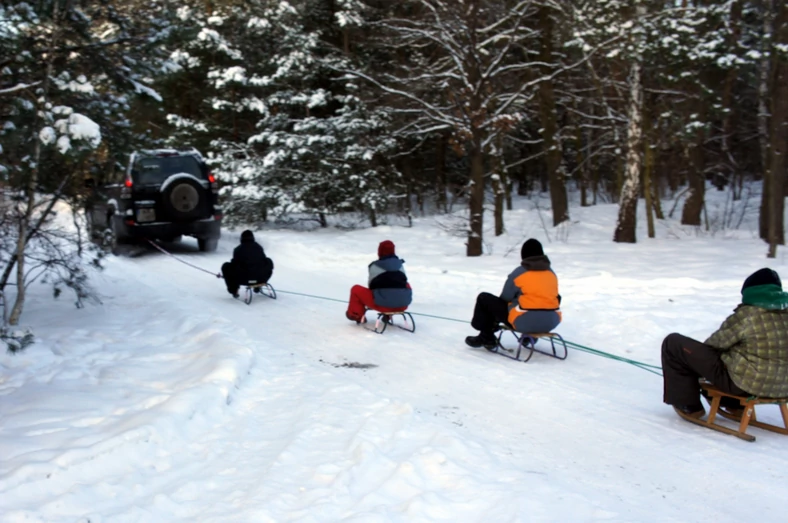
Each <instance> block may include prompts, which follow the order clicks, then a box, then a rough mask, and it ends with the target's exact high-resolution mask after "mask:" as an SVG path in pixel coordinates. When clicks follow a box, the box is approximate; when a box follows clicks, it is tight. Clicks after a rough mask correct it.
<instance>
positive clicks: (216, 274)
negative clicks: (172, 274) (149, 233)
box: [145, 238, 223, 278]
mask: <svg viewBox="0 0 788 523" xmlns="http://www.w3.org/2000/svg"><path fill="white" fill-rule="evenodd" d="M145 241H146V242H148V243H150V244H151V245H152V246H153V247H154V248H155V249H157V250H159V251H160V252H163V253H164V254H166V255H167V256H169V257H171V258H174V259H175V260H177V261H179V262H181V263H183V264H184V265H188V266H189V267H193V268H195V269H197V270H198V271H202V272H204V273H206V274H210V275H211V276H216V277H217V278H223V276H222V274H221V273H213V272H211V271H209V270H208V269H203V268H202V267H200V266H198V265H195V264H193V263H189V262H187V261H186V260H182V259H181V258H178V257H177V256H175V255H174V254H173V253H171V252H169V251H167V250H165V249H164V248H163V247H162V246H161V245H159V244H157V243H156V242H154V241H151V240H149V239H147V238H145Z"/></svg>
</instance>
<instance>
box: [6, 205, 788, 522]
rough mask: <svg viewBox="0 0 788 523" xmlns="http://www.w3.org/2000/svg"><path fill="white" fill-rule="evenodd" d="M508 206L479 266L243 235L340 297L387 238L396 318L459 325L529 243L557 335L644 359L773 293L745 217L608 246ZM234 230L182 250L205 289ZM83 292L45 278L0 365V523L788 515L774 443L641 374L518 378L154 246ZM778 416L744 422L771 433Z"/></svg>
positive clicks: (456, 248)
mask: <svg viewBox="0 0 788 523" xmlns="http://www.w3.org/2000/svg"><path fill="white" fill-rule="evenodd" d="M518 206H519V209H518V210H515V211H512V212H509V213H507V215H506V220H507V228H508V233H507V234H506V235H504V236H502V237H500V238H497V239H494V240H493V239H491V241H490V245H489V247H490V248H491V250H492V254H491V255H490V256H483V257H480V258H473V259H469V258H466V257H465V256H464V245H463V241H462V240H461V239H458V238H452V237H450V236H449V235H448V234H447V233H446V232H444V230H443V229H441V228H439V227H437V226H436V225H435V222H434V220H432V219H429V218H424V219H421V220H418V221H417V223H416V226H415V227H413V228H412V229H408V228H399V227H397V228H394V227H378V228H377V229H368V230H361V231H353V232H342V231H338V230H336V229H332V230H325V231H316V232H309V233H306V232H292V231H263V232H259V233H258V234H257V236H258V239H259V240H260V241H261V243H262V244H263V245H264V247H265V248H266V251H267V253H268V254H269V255H270V256H271V257H272V258H273V259H274V261H275V263H276V269H275V272H274V278H273V280H272V283H273V284H274V285H275V286H276V287H277V289H278V290H280V291H290V292H294V293H308V294H314V295H319V296H323V297H328V298H335V299H343V300H344V299H345V298H346V297H347V294H348V290H349V288H350V286H351V285H353V284H355V283H364V282H365V279H366V265H367V264H368V263H369V262H370V261H371V260H372V259H374V257H375V252H376V248H377V244H378V242H379V241H381V240H383V239H391V240H393V241H394V242H395V243H396V245H397V252H398V254H400V255H401V256H402V257H403V258H405V260H406V262H407V263H406V268H407V270H408V274H409V277H410V281H411V283H412V285H413V287H414V291H415V299H414V303H413V306H412V307H411V310H412V311H413V312H418V313H424V314H429V315H437V316H445V317H448V318H454V319H457V320H464V321H468V320H470V316H471V312H472V308H473V303H474V299H475V296H476V294H477V293H478V292H480V291H483V290H487V291H491V292H496V293H497V292H498V291H499V290H500V288H501V286H502V284H503V281H504V279H505V277H506V275H507V274H508V273H509V272H510V271H511V270H512V269H513V268H514V267H515V266H516V265H517V263H518V262H519V260H518V257H519V256H518V254H519V247H520V245H521V244H522V242H523V241H524V240H525V239H527V238H528V237H532V236H533V237H536V238H539V239H540V240H542V241H543V242H544V244H545V250H546V252H547V254H548V256H549V257H550V258H551V260H552V262H553V266H554V269H555V270H556V272H557V273H558V275H559V278H560V286H561V294H562V295H563V304H562V309H563V311H564V323H563V324H562V325H561V326H560V327H559V329H558V331H559V332H560V333H561V334H562V335H563V336H564V337H566V338H567V339H569V340H571V341H573V342H576V343H580V344H583V345H588V346H591V347H594V348H597V349H601V350H605V351H608V352H610V353H613V354H617V355H621V356H626V357H628V358H632V359H635V360H639V361H643V362H646V363H650V364H655V365H659V361H660V360H659V348H660V343H661V340H662V338H663V337H664V336H665V335H667V334H668V333H670V332H673V331H678V332H682V333H684V334H687V335H690V336H695V337H698V338H701V339H702V338H705V336H707V335H708V334H710V333H711V332H712V331H713V330H714V329H716V328H717V326H718V325H719V324H720V322H721V321H722V320H723V319H724V318H725V317H726V316H727V315H728V314H729V313H730V311H731V310H732V309H733V308H734V307H735V305H736V304H737V303H738V298H739V288H740V286H741V282H742V281H743V279H744V278H745V277H746V276H747V275H748V274H750V273H751V272H753V271H754V270H756V269H758V268H760V267H763V266H770V267H772V268H774V269H776V270H777V271H778V272H780V273H782V274H783V276H785V277H787V278H788V271H786V262H785V259H784V258H783V256H782V255H781V256H780V257H779V258H778V259H777V260H766V259H765V252H766V247H765V244H763V243H762V242H761V241H759V240H758V239H757V238H756V235H755V234H754V233H753V232H752V231H751V230H750V228H749V226H748V225H747V224H746V223H749V221H751V220H750V218H751V217H752V216H751V215H750V218H748V220H749V221H746V223H745V226H744V227H743V228H742V229H741V230H739V231H736V232H730V231H717V232H716V233H714V234H709V233H697V232H695V231H693V230H692V229H690V228H682V227H680V226H678V225H677V224H676V222H675V221H672V220H668V221H667V222H665V223H662V224H659V225H658V238H657V239H656V240H649V239H647V238H646V235H645V232H644V227H641V232H640V234H639V239H640V243H638V244H636V245H619V244H615V243H613V242H612V241H611V238H612V233H613V229H614V222H615V217H616V207H615V206H613V205H600V206H597V207H592V208H573V209H572V220H573V222H572V224H571V225H570V226H568V227H565V228H562V229H561V230H560V231H555V230H551V231H550V235H551V239H552V241H551V242H550V241H548V239H547V237H546V234H545V231H544V229H543V228H542V225H541V221H540V218H539V215H538V212H537V211H535V210H534V205H533V202H531V201H528V200H523V201H520V202H518ZM543 206H544V202H542V207H543ZM709 209H710V214H711V218H712V224H714V217H715V216H717V214H715V213H719V211H718V210H715V209H716V208H715V207H714V205H713V204H710V205H709ZM641 212H642V203H641ZM543 213H544V211H543ZM488 216H489V215H488ZM542 217H543V219H545V220H547V219H548V217H547V216H546V215H543V216H542ZM644 222H645V220H643V219H641V223H644ZM238 232H239V231H236V232H235V233H233V232H226V233H225V236H224V238H223V239H222V242H221V243H220V246H219V250H218V252H216V253H215V254H210V255H206V254H201V253H199V252H197V248H196V243H193V241H190V240H186V241H184V243H183V244H181V245H176V246H174V247H173V250H174V252H175V254H177V255H179V256H182V257H183V258H184V259H185V260H188V261H189V262H191V263H195V264H197V265H200V266H203V267H206V268H208V269H210V270H215V271H218V269H219V266H220V264H221V263H222V262H223V261H225V260H226V259H227V258H229V256H230V253H231V251H232V248H233V247H234V246H235V244H236V242H237V240H238ZM781 252H782V251H781ZM97 281H98V283H99V287H100V289H101V293H102V296H103V305H100V306H97V305H88V306H87V307H86V308H84V309H76V308H74V307H73V306H72V305H71V304H70V303H69V302H68V300H60V301H52V299H51V296H50V295H49V292H48V290H47V288H46V287H44V286H36V287H35V288H34V291H33V293H32V296H31V297H30V300H29V302H28V304H27V306H26V308H25V311H26V312H25V316H24V317H23V320H24V322H25V324H29V325H31V326H34V327H35V329H36V334H37V336H38V339H37V342H36V344H34V345H33V346H31V347H29V348H28V349H27V350H26V351H25V352H24V353H22V354H18V355H9V354H5V353H3V354H2V355H0V521H3V522H17V521H25V522H31V521H42V522H43V521H46V522H60V521H63V522H76V521H79V522H88V521H90V522H91V523H97V522H109V521H111V522H126V521H129V522H131V521H134V522H158V521H222V522H224V521H239V522H247V521H248V522H266V521H271V522H284V521H306V522H309V521H315V522H324V521H325V522H328V521H381V522H383V521H385V522H388V521H403V522H405V521H408V522H410V521H452V522H458V521H463V522H464V521H479V522H482V521H484V522H488V521H495V522H510V521H599V520H605V521H712V520H715V521H747V520H757V521H761V522H765V521H785V518H786V516H785V508H784V506H783V505H784V504H783V502H782V500H783V499H784V498H783V496H784V492H785V488H786V487H788V477H787V475H788V457H786V454H785V453H784V449H785V448H786V444H787V443H788V439H786V437H785V436H780V435H777V434H772V433H768V432H765V431H762V430H759V429H756V428H752V429H750V431H751V432H752V433H753V434H754V435H756V436H757V438H758V439H757V442H755V443H746V442H743V441H741V440H739V439H736V438H733V437H731V436H726V435H722V434H718V433H714V432H711V431H708V430H705V429H702V428H699V427H695V426H693V425H690V424H688V423H686V422H684V421H682V420H680V419H679V418H678V417H677V416H676V415H675V414H674V413H673V411H672V409H671V408H669V407H668V406H666V405H663V404H662V401H661V394H662V381H661V378H660V377H659V376H655V375H653V374H649V373H647V372H645V371H644V370H642V369H639V368H636V367H634V366H631V365H627V364H625V363H621V362H618V361H613V360H610V359H604V358H600V357H598V356H594V355H591V354H587V353H583V352H577V351H573V350H570V353H569V358H568V359H567V360H566V361H557V360H553V359H550V358H547V357H544V356H539V355H535V356H534V357H533V359H532V360H531V361H530V362H529V363H518V362H514V361H511V360H509V359H506V358H503V357H501V356H498V355H495V354H491V353H488V352H487V351H485V350H483V349H481V350H473V349H470V348H468V347H466V346H465V345H464V343H463V339H464V337H465V336H466V335H468V334H472V333H473V331H472V330H471V329H470V327H469V325H468V324H467V323H465V324H464V323H462V322H461V321H447V320H441V319H436V318H431V317H423V316H417V317H416V321H417V331H416V333H415V334H409V333H406V332H403V331H398V330H389V331H387V332H386V333H385V334H384V335H382V336H380V335H377V334H374V333H371V332H369V331H366V330H364V329H363V328H362V327H360V326H357V325H355V324H353V323H350V322H348V321H347V320H345V318H344V306H343V305H342V304H340V303H336V302H332V301H327V300H319V299H314V298H308V297H304V296H300V295H296V294H289V293H284V292H280V295H279V299H278V300H276V301H272V300H269V299H267V298H262V297H259V298H258V297H256V299H255V301H254V302H253V303H252V304H251V305H250V306H247V305H245V304H243V303H242V302H240V301H237V300H234V299H232V298H231V297H230V296H229V295H228V294H227V293H226V291H225V290H224V288H223V284H222V282H221V281H220V280H217V279H215V278H212V277H211V276H209V275H207V274H205V273H201V272H198V271H196V270H194V269H193V268H190V267H188V266H186V265H184V264H181V263H178V262H177V261H175V260H174V259H172V258H170V257H167V256H164V255H162V254H160V253H158V252H155V251H151V252H149V253H146V254H145V255H143V256H141V257H138V258H112V259H111V260H110V261H109V263H108V266H107V268H106V270H105V271H104V272H103V273H101V274H100V275H99V276H98V277H97ZM370 317H372V316H371V315H370ZM541 343H544V342H541ZM356 364H361V365H356ZM771 408H772V409H773V410H769V409H770V407H764V410H763V412H762V413H760V412H759V416H760V417H763V418H765V419H767V420H770V421H773V422H777V421H778V419H779V414H778V411H777V409H776V408H773V407H771Z"/></svg>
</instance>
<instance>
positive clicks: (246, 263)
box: [232, 230, 273, 283]
mask: <svg viewBox="0 0 788 523" xmlns="http://www.w3.org/2000/svg"><path fill="white" fill-rule="evenodd" d="M232 263H233V265H235V266H236V269H237V276H238V279H239V281H240V282H242V283H246V282H247V281H257V282H259V283H263V282H267V281H268V279H269V278H270V277H271V272H272V271H271V269H272V268H273V267H270V262H269V259H268V257H267V256H266V255H265V251H264V250H263V247H262V246H261V245H260V244H259V243H257V242H256V241H255V240H254V234H253V233H252V231H248V230H247V231H244V232H243V233H242V234H241V243H240V245H238V246H237V247H236V248H235V249H234V250H233V260H232Z"/></svg>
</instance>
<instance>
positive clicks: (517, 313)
mask: <svg viewBox="0 0 788 523" xmlns="http://www.w3.org/2000/svg"><path fill="white" fill-rule="evenodd" d="M520 257H521V258H522V262H521V263H520V266H519V267H517V268H516V269H515V270H514V271H512V273H511V274H510V275H509V277H508V278H507V279H506V283H505V284H504V286H503V290H502V291H501V295H500V297H499V296H495V295H494V294H490V293H489V292H482V293H481V294H479V296H477V297H476V307H475V308H474V311H473V319H472V320H471V326H472V327H473V328H474V329H477V330H478V331H480V332H479V334H478V336H468V337H467V338H465V343H466V344H468V345H470V346H471V347H474V348H476V347H482V346H483V347H484V348H486V349H490V350H492V349H494V348H495V347H496V345H497V344H498V342H497V340H496V338H495V331H497V330H498V325H499V324H500V323H503V324H508V325H510V326H511V327H513V328H514V330H515V331H517V332H520V333H524V334H528V333H538V332H550V331H552V330H553V329H554V328H556V327H557V326H558V324H559V323H560V322H561V312H560V310H559V306H560V304H561V296H560V295H559V294H558V277H557V276H556V275H555V273H554V272H553V270H552V269H551V268H550V260H549V259H548V258H547V256H545V255H544V251H543V250H542V244H541V243H539V241H538V240H535V239H533V238H531V239H530V240H528V241H527V242H525V243H524V244H523V247H522V249H521V250H520Z"/></svg>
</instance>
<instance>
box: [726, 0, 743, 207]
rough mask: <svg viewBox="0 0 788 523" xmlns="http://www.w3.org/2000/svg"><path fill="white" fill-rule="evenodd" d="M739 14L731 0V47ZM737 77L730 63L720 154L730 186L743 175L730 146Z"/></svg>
mask: <svg viewBox="0 0 788 523" xmlns="http://www.w3.org/2000/svg"><path fill="white" fill-rule="evenodd" d="M741 14H742V3H741V1H739V0H732V1H731V12H730V25H731V29H730V32H729V33H728V46H729V48H731V49H733V48H734V47H735V46H736V45H738V42H739V36H740V34H741V29H740V27H741V26H740V24H739V22H740V20H741ZM737 78H738V69H737V67H736V65H734V64H731V65H730V69H728V73H727V74H726V75H725V84H724V86H723V90H722V111H723V119H722V155H723V157H724V158H725V159H726V160H727V161H728V166H729V168H730V175H729V176H728V177H727V178H728V183H730V184H731V186H732V187H735V185H736V181H737V178H740V177H741V176H742V175H743V173H741V172H740V170H739V169H738V168H737V165H736V160H735V159H734V157H733V154H732V153H731V148H730V143H731V138H732V137H733V126H732V124H731V123H732V121H733V86H734V85H735V83H736V79H737ZM732 194H733V199H734V201H735V200H738V199H739V198H741V193H738V194H737V193H736V191H735V190H734V191H733V193H732Z"/></svg>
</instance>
